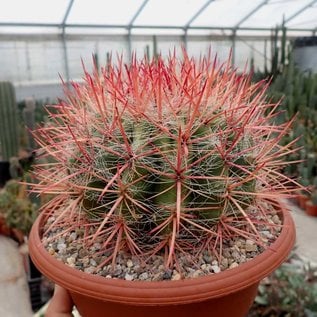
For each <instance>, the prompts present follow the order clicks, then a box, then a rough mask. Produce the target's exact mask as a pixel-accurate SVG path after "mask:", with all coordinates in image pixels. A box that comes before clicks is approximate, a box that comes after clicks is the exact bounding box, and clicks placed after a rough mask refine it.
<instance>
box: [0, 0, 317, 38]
mask: <svg viewBox="0 0 317 317" xmlns="http://www.w3.org/2000/svg"><path fill="white" fill-rule="evenodd" d="M315 1H317V0H315ZM0 27H47V28H60V27H61V24H60V23H28V22H27V23H16V22H0ZM65 28H79V29H82V28H88V29H125V30H126V29H127V25H123V24H81V23H66V24H65ZM131 29H160V30H168V29H170V30H182V31H184V26H175V25H136V24H134V25H132V27H131ZM188 29H189V30H220V31H221V30H222V31H233V30H234V28H233V27H219V26H209V25H208V26H207V25H206V26H191V27H188ZM239 30H244V31H269V32H271V30H272V28H271V27H239ZM287 30H288V31H299V32H312V31H314V28H287ZM0 35H1V34H0Z"/></svg>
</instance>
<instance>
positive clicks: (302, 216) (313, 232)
mask: <svg viewBox="0 0 317 317" xmlns="http://www.w3.org/2000/svg"><path fill="white" fill-rule="evenodd" d="M290 210H291V212H292V216H293V219H294V222H295V226H296V245H295V247H296V249H295V253H297V254H298V255H299V256H300V257H301V258H302V259H303V260H305V261H307V262H310V263H311V264H312V265H314V266H317V244H316V240H317V217H311V216H308V215H306V213H305V212H304V211H303V210H302V209H300V208H299V207H297V206H295V205H290Z"/></svg>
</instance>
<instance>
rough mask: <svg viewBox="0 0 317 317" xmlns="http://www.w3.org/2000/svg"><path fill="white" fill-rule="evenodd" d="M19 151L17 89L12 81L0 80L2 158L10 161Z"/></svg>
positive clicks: (0, 147)
mask: <svg viewBox="0 0 317 317" xmlns="http://www.w3.org/2000/svg"><path fill="white" fill-rule="evenodd" d="M18 152H19V123H18V114H17V104H16V99H15V90H14V87H13V85H12V84H11V83H10V82H0V159H1V160H2V161H9V160H10V158H11V157H17V156H18Z"/></svg>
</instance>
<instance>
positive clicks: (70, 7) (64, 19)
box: [62, 0, 74, 28]
mask: <svg viewBox="0 0 317 317" xmlns="http://www.w3.org/2000/svg"><path fill="white" fill-rule="evenodd" d="M73 4H74V0H70V1H69V3H68V6H67V9H66V12H65V15H64V17H63V21H62V27H63V28H64V27H65V24H66V22H67V19H68V16H69V14H70V11H71V9H72V7H73Z"/></svg>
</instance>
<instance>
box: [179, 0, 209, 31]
mask: <svg viewBox="0 0 317 317" xmlns="http://www.w3.org/2000/svg"><path fill="white" fill-rule="evenodd" d="M214 1H215V0H208V1H207V2H206V3H205V4H204V5H203V6H202V7H201V8H200V9H199V10H198V11H197V12H196V13H195V14H194V15H193V16H192V17H191V18H190V19H189V20H188V21H187V23H185V25H184V29H185V30H186V29H188V28H189V26H190V25H191V24H192V23H193V22H194V21H195V20H196V19H197V18H198V17H199V16H200V15H201V14H202V13H203V12H204V11H205V9H206V8H207V7H208V6H209V5H210V3H212V2H214Z"/></svg>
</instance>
